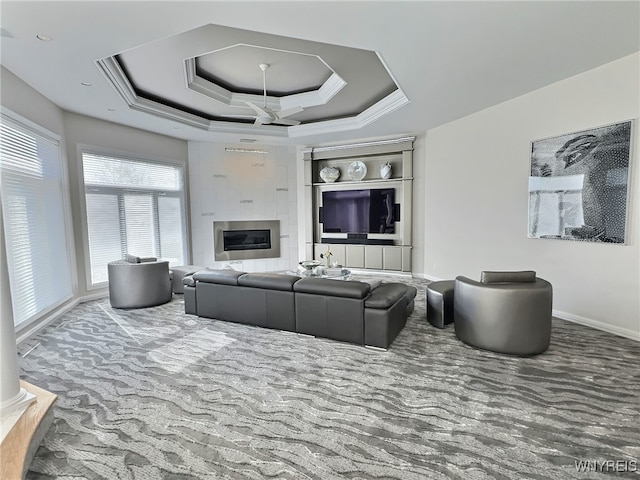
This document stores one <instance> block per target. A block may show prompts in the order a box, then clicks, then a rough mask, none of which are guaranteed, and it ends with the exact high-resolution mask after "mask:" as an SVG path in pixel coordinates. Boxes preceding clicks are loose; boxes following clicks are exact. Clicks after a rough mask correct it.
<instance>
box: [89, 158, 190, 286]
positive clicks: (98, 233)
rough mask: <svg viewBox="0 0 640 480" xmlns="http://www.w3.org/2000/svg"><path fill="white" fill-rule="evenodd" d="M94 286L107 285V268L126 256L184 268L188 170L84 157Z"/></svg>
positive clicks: (126, 160)
mask: <svg viewBox="0 0 640 480" xmlns="http://www.w3.org/2000/svg"><path fill="white" fill-rule="evenodd" d="M82 161H83V167H84V183H85V195H86V205H87V228H88V238H89V256H90V260H91V261H90V264H91V285H97V284H100V283H104V282H106V281H107V280H108V278H107V264H108V263H109V262H111V261H113V260H118V259H120V258H122V257H123V256H124V255H125V254H127V253H129V254H131V255H136V256H139V257H157V258H161V259H163V260H168V261H169V264H170V265H179V264H184V260H185V258H186V253H185V248H186V230H185V216H184V170H183V168H182V167H181V166H179V165H171V164H163V163H155V162H149V161H144V160H136V159H130V158H121V157H115V156H110V155H101V154H94V153H88V152H85V153H83V154H82Z"/></svg>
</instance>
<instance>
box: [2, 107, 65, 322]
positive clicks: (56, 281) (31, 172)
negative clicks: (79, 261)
mask: <svg viewBox="0 0 640 480" xmlns="http://www.w3.org/2000/svg"><path fill="white" fill-rule="evenodd" d="M1 120H2V121H1V122H0V138H1V141H0V185H1V186H2V189H1V190H2V194H1V195H2V215H3V221H4V235H5V241H6V246H7V267H8V270H9V284H10V287H11V297H12V303H13V317H14V323H15V325H20V324H25V323H27V322H29V321H31V320H34V319H36V318H37V317H40V316H42V315H43V314H44V313H46V312H47V311H49V310H51V309H53V308H55V307H56V306H58V305H60V304H61V303H63V302H64V301H66V300H68V299H69V298H71V297H72V295H73V277H72V273H71V271H72V268H71V262H70V257H71V256H70V253H69V250H70V249H69V245H70V243H69V238H68V236H67V232H68V231H69V228H68V223H67V215H66V214H65V212H66V207H65V195H66V194H65V191H66V190H65V188H66V187H65V182H64V175H63V163H62V158H61V155H60V146H59V142H58V140H57V139H55V138H52V137H49V136H46V135H44V134H43V133H40V132H37V131H35V129H34V128H31V127H28V126H26V125H24V124H22V123H20V122H18V121H17V120H14V119H12V118H10V117H9V116H7V115H5V114H2V117H1Z"/></svg>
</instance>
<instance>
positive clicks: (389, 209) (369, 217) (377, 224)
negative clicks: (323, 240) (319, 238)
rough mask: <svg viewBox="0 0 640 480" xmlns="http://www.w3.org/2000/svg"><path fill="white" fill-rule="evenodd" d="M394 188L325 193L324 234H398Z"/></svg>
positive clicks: (323, 210) (323, 195)
mask: <svg viewBox="0 0 640 480" xmlns="http://www.w3.org/2000/svg"><path fill="white" fill-rule="evenodd" d="M394 212H395V189H393V188H371V189H366V190H334V191H327V192H322V214H321V218H320V221H321V223H322V231H323V232H324V233H395V221H396V219H395V217H394Z"/></svg>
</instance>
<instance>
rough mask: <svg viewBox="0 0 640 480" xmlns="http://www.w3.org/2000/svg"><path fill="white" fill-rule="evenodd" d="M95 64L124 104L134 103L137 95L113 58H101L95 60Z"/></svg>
mask: <svg viewBox="0 0 640 480" xmlns="http://www.w3.org/2000/svg"><path fill="white" fill-rule="evenodd" d="M95 63H96V66H97V67H98V70H100V72H101V73H102V74H103V75H104V76H105V77H106V79H107V81H108V82H109V83H110V84H111V85H113V87H114V88H115V89H116V91H117V92H118V94H120V96H121V97H122V99H123V100H124V101H125V103H127V105H131V104H133V103H135V101H136V98H137V97H138V95H137V94H136V91H135V89H134V88H133V85H131V82H129V79H128V78H127V75H126V74H125V73H124V70H122V67H120V64H119V63H118V62H117V60H116V59H115V57H106V58H102V59H100V60H96V62H95Z"/></svg>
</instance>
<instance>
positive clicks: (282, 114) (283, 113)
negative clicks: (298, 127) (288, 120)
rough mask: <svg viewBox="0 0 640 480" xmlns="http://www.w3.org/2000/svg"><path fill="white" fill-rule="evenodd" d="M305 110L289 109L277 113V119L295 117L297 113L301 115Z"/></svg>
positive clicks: (299, 108) (300, 108) (298, 108)
mask: <svg viewBox="0 0 640 480" xmlns="http://www.w3.org/2000/svg"><path fill="white" fill-rule="evenodd" d="M303 110H304V108H302V107H292V108H287V109H286V110H281V111H279V112H276V117H278V118H284V117H288V116H290V115H295V114H296V113H300V112H302V111H303Z"/></svg>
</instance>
